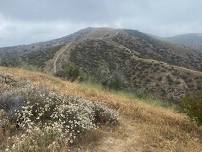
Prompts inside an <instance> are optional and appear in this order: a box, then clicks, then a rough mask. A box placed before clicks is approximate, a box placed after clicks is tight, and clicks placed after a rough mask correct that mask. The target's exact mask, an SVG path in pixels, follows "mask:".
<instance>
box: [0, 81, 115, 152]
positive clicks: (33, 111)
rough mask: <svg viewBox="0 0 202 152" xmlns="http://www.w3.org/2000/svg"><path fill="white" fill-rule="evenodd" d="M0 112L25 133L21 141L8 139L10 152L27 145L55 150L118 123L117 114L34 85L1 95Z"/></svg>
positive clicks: (11, 90) (93, 103) (77, 98)
mask: <svg viewBox="0 0 202 152" xmlns="http://www.w3.org/2000/svg"><path fill="white" fill-rule="evenodd" d="M0 109H1V110H2V111H4V114H6V117H7V118H8V120H9V122H10V123H12V124H15V126H16V127H17V128H19V129H22V130H24V132H23V134H21V136H20V137H19V136H12V138H10V140H11V139H12V141H13V142H14V143H13V144H12V145H11V149H8V150H11V151H17V150H19V149H25V148H26V145H27V144H31V145H33V147H32V146H31V149H32V151H39V150H43V148H44V146H45V147H52V148H56V149H57V148H58V146H59V145H66V146H68V145H71V144H73V143H74V142H75V141H76V140H78V139H79V137H81V136H82V135H83V134H85V133H87V132H88V131H89V130H91V129H96V128H97V127H99V125H101V124H113V125H116V124H117V123H118V113H117V112H116V111H115V110H112V109H109V108H107V107H106V106H105V105H103V104H100V103H98V102H91V101H89V100H85V99H83V98H79V97H75V96H67V95H61V94H59V93H57V92H56V91H54V90H49V89H47V88H46V87H41V86H33V85H26V86H24V87H21V88H16V89H10V90H9V91H5V92H3V93H2V94H1V96H0ZM2 120H3V119H2ZM2 127H5V126H2ZM16 145H17V147H16ZM27 146H30V145H27ZM40 148H42V149H40ZM59 148H60V146H59Z"/></svg>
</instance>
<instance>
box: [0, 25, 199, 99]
mask: <svg viewBox="0 0 202 152" xmlns="http://www.w3.org/2000/svg"><path fill="white" fill-rule="evenodd" d="M22 48H23V49H22ZM25 48H26V50H25ZM12 53H13V54H14V56H12ZM0 54H1V62H2V64H4V65H8V64H7V62H11V63H13V58H14V59H16V62H15V64H14V65H17V64H19V65H22V64H24V63H27V64H31V65H34V66H37V67H40V68H42V69H43V70H45V71H49V72H50V71H51V72H53V73H55V74H57V75H59V76H62V77H64V78H68V75H71V76H72V75H76V76H78V77H81V78H82V79H84V80H86V79H88V80H89V79H90V80H93V81H96V82H98V83H101V84H103V85H106V86H113V85H115V87H118V88H120V89H126V90H130V91H133V90H137V89H141V90H144V91H145V92H149V93H152V94H155V95H157V96H159V97H165V98H167V99H174V100H177V99H178V98H179V97H181V96H183V95H184V94H185V93H186V92H188V91H195V90H199V89H201V83H202V74H201V72H197V71H196V70H198V71H202V53H200V52H198V51H194V50H191V49H187V48H181V47H178V46H175V45H171V44H169V43H166V42H162V41H159V40H157V39H154V38H152V37H150V36H148V35H146V34H144V33H141V32H138V31H135V30H125V29H111V28H87V29H83V30H81V31H78V32H77V33H74V34H72V35H70V36H66V37H63V38H60V39H56V40H52V41H49V42H44V43H37V44H32V45H27V46H19V47H11V48H2V49H0ZM69 69H70V70H69ZM72 69H73V70H74V71H76V72H74V73H70V74H69V73H68V72H69V71H71V70H72ZM194 70H195V71H194Z"/></svg>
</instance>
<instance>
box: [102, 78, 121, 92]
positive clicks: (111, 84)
mask: <svg viewBox="0 0 202 152" xmlns="http://www.w3.org/2000/svg"><path fill="white" fill-rule="evenodd" d="M102 85H103V86H104V87H105V88H109V89H113V90H121V88H122V86H123V84H122V82H121V80H120V79H118V78H114V79H111V80H107V81H104V82H102Z"/></svg>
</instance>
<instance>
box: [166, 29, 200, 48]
mask: <svg viewBox="0 0 202 152" xmlns="http://www.w3.org/2000/svg"><path fill="white" fill-rule="evenodd" d="M165 40H167V41H169V42H171V43H174V44H180V45H183V46H185V47H189V48H192V49H195V50H199V51H202V34H201V33H190V34H183V35H177V36H173V37H169V38H166V39H165Z"/></svg>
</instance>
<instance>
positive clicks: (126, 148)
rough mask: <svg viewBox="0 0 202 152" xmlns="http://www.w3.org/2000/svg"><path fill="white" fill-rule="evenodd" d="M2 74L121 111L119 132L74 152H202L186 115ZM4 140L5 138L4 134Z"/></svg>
mask: <svg viewBox="0 0 202 152" xmlns="http://www.w3.org/2000/svg"><path fill="white" fill-rule="evenodd" d="M0 74H1V75H9V76H10V77H11V78H13V79H15V80H20V81H24V80H27V81H29V83H33V84H41V85H45V86H48V87H49V88H54V89H56V90H58V91H59V92H60V93H61V94H68V95H73V96H81V97H83V98H85V99H88V100H91V101H98V102H101V103H105V104H107V105H108V106H109V107H111V108H113V109H116V110H118V111H119V113H120V120H119V122H120V124H119V126H117V127H115V128H110V127H107V126H103V127H102V128H100V129H98V130H96V131H95V132H92V133H91V134H88V135H87V136H86V137H84V138H85V141H84V140H83V141H80V144H79V145H75V146H73V147H72V148H73V149H72V151H77V148H78V147H77V146H79V149H80V151H84V152H85V151H86V152H87V151H88V152H89V151H90V152H94V151H97V152H113V151H117V152H134V151H137V152H143V151H151V152H165V151H166V152H171V151H172V152H173V151H176V152H178V151H180V152H187V151H190V152H191V151H193V152H200V151H201V149H202V130H201V128H199V127H197V126H196V125H195V124H194V123H192V122H191V121H190V120H189V119H188V118H187V117H186V116H185V115H183V114H179V113H176V112H175V111H173V110H171V109H166V108H162V107H158V106H157V107H156V106H153V105H150V104H146V103H144V102H142V101H141V100H139V99H136V98H129V97H127V96H123V95H120V94H117V93H113V92H109V91H107V90H100V89H98V88H94V87H90V86H88V85H81V84H77V83H72V82H69V81H63V80H61V79H58V78H55V77H52V76H49V75H46V74H42V73H38V72H30V71H26V70H22V69H14V68H4V67H0ZM1 83H2V82H1ZM0 133H2V132H0ZM1 137H4V136H3V134H1ZM19 138H20V137H19ZM3 139H5V138H3ZM11 139H13V138H10V140H11ZM14 139H15V138H14ZM43 140H44V139H41V140H40V141H43ZM0 141H1V140H0ZM15 142H16V141H15ZM19 144H21V143H19ZM1 146H2V145H0V147H1ZM29 146H30V145H29ZM33 146H37V145H33ZM11 147H12V145H11ZM25 148H26V147H25ZM62 149H63V147H60V150H61V151H65V150H64V149H63V150H62ZM0 150H1V149H0ZM20 150H21V149H20ZM52 150H53V151H54V149H52Z"/></svg>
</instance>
